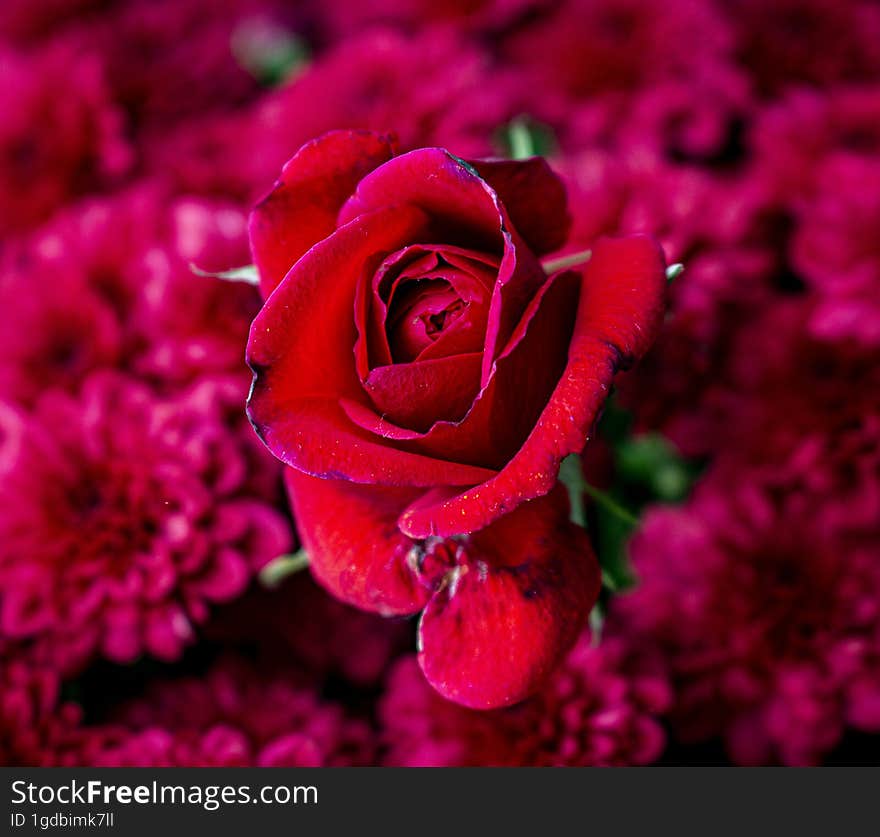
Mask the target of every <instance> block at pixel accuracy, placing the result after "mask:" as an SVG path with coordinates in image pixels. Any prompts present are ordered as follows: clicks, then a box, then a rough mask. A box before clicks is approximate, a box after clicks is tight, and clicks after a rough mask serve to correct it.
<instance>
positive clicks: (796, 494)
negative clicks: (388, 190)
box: [0, 0, 880, 766]
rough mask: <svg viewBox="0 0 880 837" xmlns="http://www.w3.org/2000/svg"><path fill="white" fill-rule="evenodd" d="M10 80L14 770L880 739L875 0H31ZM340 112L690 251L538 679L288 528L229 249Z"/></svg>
mask: <svg viewBox="0 0 880 837" xmlns="http://www.w3.org/2000/svg"><path fill="white" fill-rule="evenodd" d="M0 81H2V83H0V233H2V243H0V763H2V764H24V765H233V764H234V765H239V764H255V765H306V766H308V765H343V764H404V765H433V764H438V765H460V764H504V765H519V764H527V765H605V764H611V765H618V764H650V763H655V762H661V763H690V764H694V763H700V764H703V763H729V762H731V761H732V762H734V763H737V764H814V763H822V762H831V763H834V762H837V763H840V762H845V763H853V762H871V763H878V762H880V4H877V3H876V2H875V0H774V2H764V1H763V0H564V2H550V0H446V2H443V3H434V2H428V0H375V2H371V3H364V2H352V0H302V2H300V0H286V2H285V0H219V1H218V0H4V2H3V3H2V5H0ZM336 128H370V129H375V130H380V131H388V130H393V131H395V132H396V133H397V134H398V136H399V138H400V142H401V145H402V146H403V147H404V148H412V147H416V146H420V145H442V146H445V147H448V148H449V149H450V150H452V151H453V152H454V153H457V154H461V155H466V156H471V157H473V156H479V155H523V154H529V153H540V154H545V155H546V156H548V157H549V159H550V160H551V163H552V164H553V166H554V167H555V168H556V169H557V170H558V171H559V172H560V173H562V174H563V176H564V177H565V179H566V181H567V183H568V186H569V194H570V202H571V211H572V213H573V215H574V221H575V223H574V233H573V236H572V239H571V241H570V242H569V245H568V250H570V251H572V252H574V251H578V250H582V249H584V248H585V247H588V246H589V245H590V243H591V242H592V241H593V240H594V239H595V238H596V236H598V235H601V234H603V233H614V232H629V231H646V232H650V233H654V234H656V235H657V237H658V238H660V240H661V241H662V243H663V245H664V247H665V248H666V252H667V256H668V259H669V261H670V262H682V263H684V264H685V266H686V269H685V272H684V273H683V275H681V276H680V277H679V278H677V279H676V280H675V281H674V283H673V284H672V286H671V289H670V310H669V314H668V318H667V321H666V325H665V328H664V331H663V333H662V335H661V338H660V340H659V341H658V343H657V345H656V346H655V347H654V349H653V350H652V352H651V354H650V355H649V356H648V358H647V359H646V360H645V361H644V362H643V364H642V365H641V366H640V367H639V368H637V369H635V370H634V371H632V372H630V373H627V374H626V375H625V376H623V377H621V378H619V379H618V387H617V391H616V393H615V395H614V399H613V402H612V404H611V406H610V407H609V408H608V409H607V410H606V413H605V416H604V417H603V420H602V423H601V425H600V433H599V437H598V439H597V440H596V441H594V442H593V443H591V445H590V446H589V447H588V449H587V451H586V452H585V455H584V471H585V478H586V484H587V486H588V488H587V492H588V495H589V496H586V497H585V502H586V522H587V525H588V528H589V532H590V535H591V537H592V539H593V541H594V543H595V544H596V547H597V552H598V553H599V555H600V560H601V562H602V564H603V569H604V575H605V581H606V592H605V593H604V594H603V599H602V602H601V606H600V608H598V609H597V611H596V612H594V614H593V617H592V619H591V631H590V632H589V633H588V634H586V635H585V636H584V637H583V638H582V639H581V641H580V642H579V644H578V645H577V647H576V648H575V650H574V651H573V652H572V654H571V655H570V657H569V659H568V660H567V662H566V663H565V664H564V666H563V667H562V668H561V669H560V670H559V671H558V672H557V673H556V674H555V675H554V676H553V678H552V679H551V681H550V682H549V683H548V685H547V687H546V688H545V689H544V691H543V692H542V693H541V694H539V695H538V696H536V697H535V698H533V699H531V700H529V701H527V702H526V703H524V704H521V705H519V706H515V707H512V708H510V709H506V710H500V711H493V712H485V713H479V712H474V711H470V710H467V709H463V708H461V707H458V706H455V705H452V704H446V703H445V702H444V701H443V699H442V698H440V697H438V696H437V695H436V694H435V693H434V692H433V691H432V690H431V689H430V687H429V686H427V685H426V684H425V682H424V681H423V679H422V677H421V675H420V674H419V672H418V669H417V666H416V664H415V661H414V629H413V625H412V624H411V623H409V622H406V621H395V620H382V619H380V618H379V617H375V616H371V615H368V614H362V613H359V612H356V611H354V610H352V609H350V608H348V607H346V606H344V605H342V604H339V603H338V602H336V601H334V600H332V599H331V598H329V596H328V595H327V594H326V593H324V592H323V591H322V590H320V589H319V588H318V587H317V586H316V585H315V584H314V583H313V582H312V581H311V580H310V579H309V578H308V576H307V574H297V575H289V576H285V568H286V567H287V566H288V565H289V564H290V563H291V562H290V561H287V562H286V563H285V559H283V558H282V559H281V560H280V562H279V560H278V558H279V556H284V555H289V554H291V553H293V552H294V551H295V548H296V535H295V523H294V521H293V520H291V518H290V516H289V511H288V509H287V504H286V502H285V499H284V494H283V489H282V485H281V474H280V467H281V466H280V465H279V464H278V463H277V462H276V461H275V460H274V459H273V458H272V457H271V456H269V455H268V453H266V452H264V450H263V448H262V445H261V444H260V443H259V441H258V440H257V438H256V436H255V435H254V434H253V432H252V430H251V428H250V426H249V425H248V422H247V420H246V418H245V416H244V400H245V397H246V394H247V389H248V386H249V382H250V375H249V373H248V371H247V369H246V367H245V365H244V361H243V352H244V345H245V341H246V335H247V329H248V326H249V323H250V320H251V318H252V317H253V315H254V314H255V312H256V311H257V310H258V307H259V304H260V302H259V298H258V295H257V291H256V290H255V289H254V288H252V287H251V286H249V285H246V284H242V283H232V282H228V281H221V280H219V279H216V278H212V277H210V276H206V275H202V273H203V272H212V271H222V270H226V269H229V268H233V267H237V266H240V265H243V264H246V263H248V262H249V261H250V258H249V254H248V249H247V240H246V216H247V212H248V210H249V208H250V206H251V205H252V203H253V202H254V201H255V200H256V199H258V198H259V197H260V196H261V195H262V194H263V193H265V192H266V191H267V190H268V189H269V187H270V186H271V184H272V182H273V180H274V178H275V177H276V175H277V173H278V171H279V170H280V168H281V166H282V164H283V163H284V162H285V160H286V159H287V158H288V157H289V156H290V155H291V154H292V153H293V152H294V151H295V150H296V149H297V148H298V146H299V145H300V144H301V143H303V142H304V141H306V140H308V139H310V138H312V137H313V136H315V135H317V134H320V133H322V132H324V131H327V130H331V129H336ZM193 265H195V266H196V267H197V268H199V272H194V271H193V269H192V266H193ZM590 486H592V487H595V488H598V489H601V490H602V491H604V492H605V496H606V497H610V498H613V500H614V501H615V502H616V503H618V504H620V505H621V506H623V507H624V508H626V509H629V510H631V511H632V512H633V513H634V514H635V515H636V516H637V518H638V520H637V522H636V523H633V522H631V521H629V520H627V519H626V518H625V517H624V518H621V517H620V516H619V515H615V514H614V513H613V510H612V509H611V506H610V505H609V503H608V502H607V500H606V501H602V502H598V503H597V502H595V501H594V499H593V496H594V495H595V491H594V490H593V488H590Z"/></svg>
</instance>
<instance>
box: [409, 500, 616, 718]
mask: <svg viewBox="0 0 880 837" xmlns="http://www.w3.org/2000/svg"><path fill="white" fill-rule="evenodd" d="M462 551H463V552H464V553H466V555H467V558H466V559H465V563H464V564H463V565H461V566H459V567H457V568H456V569H454V570H453V571H452V572H451V573H450V574H449V575H448V576H447V579H446V583H445V584H444V585H443V586H442V587H441V588H440V589H439V590H438V591H437V592H436V593H435V594H434V595H433V596H432V598H431V600H430V601H429V602H428V605H427V607H426V608H425V611H424V614H423V615H422V619H421V623H420V625H419V648H420V651H419V664H420V665H421V667H422V670H423V671H424V673H425V677H427V679H428V681H429V682H430V683H431V685H432V686H433V687H434V688H435V689H436V690H437V691H438V692H440V694H441V695H443V696H444V697H446V698H448V699H450V700H454V701H456V702H457V703H461V704H464V705H465V706H470V707H473V708H476V709H492V708H495V707H499V706H506V705H509V704H511V703H515V702H517V701H520V700H523V699H524V698H526V697H528V696H529V694H531V693H532V692H533V691H535V690H536V689H537V688H538V687H539V686H540V685H541V683H542V682H543V681H544V680H545V678H546V677H547V675H548V674H549V673H550V672H551V671H552V670H553V669H554V668H555V667H556V666H557V665H558V664H559V662H561V660H562V659H563V657H564V656H565V654H566V653H567V652H568V651H569V650H570V648H571V647H572V645H573V644H574V642H575V640H576V639H577V637H578V635H579V633H580V631H581V629H582V627H583V625H584V623H585V621H586V619H587V616H588V614H589V612H590V609H591V607H592V606H593V604H594V602H595V599H596V597H597V595H598V593H599V587H600V573H599V567H598V563H597V561H596V558H595V556H594V555H593V553H592V550H591V549H590V545H589V540H588V538H587V536H586V533H585V532H584V530H583V529H581V528H580V527H578V526H574V525H573V524H572V523H571V522H570V521H569V519H568V502H567V500H566V497H565V491H564V489H562V488H561V487H559V488H558V489H557V490H556V491H555V492H553V493H552V494H550V495H548V496H546V497H543V498H541V499H540V500H536V501H534V502H532V503H528V504H526V505H524V506H522V507H520V508H519V509H517V510H516V511H515V512H513V513H512V514H510V515H507V516H506V517H502V518H501V519H500V520H498V521H497V522H495V523H494V524H492V526H490V527H488V528H487V529H485V530H483V531H481V532H478V533H477V534H475V535H474V536H473V537H472V538H471V539H469V540H466V541H464V542H463V543H462V545H461V548H460V552H462Z"/></svg>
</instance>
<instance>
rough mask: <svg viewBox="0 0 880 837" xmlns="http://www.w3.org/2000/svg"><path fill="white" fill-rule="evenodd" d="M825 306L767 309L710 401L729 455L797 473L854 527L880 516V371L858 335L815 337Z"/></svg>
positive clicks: (804, 303)
mask: <svg viewBox="0 0 880 837" xmlns="http://www.w3.org/2000/svg"><path fill="white" fill-rule="evenodd" d="M824 305H825V303H824V302H822V301H817V300H815V299H811V298H809V297H804V298H801V299H793V300H787V301H783V302H778V303H776V304H775V305H773V306H770V307H768V308H767V309H766V310H765V311H763V312H762V313H761V315H760V316H758V317H756V318H755V319H754V320H753V321H752V322H750V323H749V324H748V326H747V327H744V328H743V329H742V333H741V334H740V335H739V337H738V339H737V340H736V341H735V342H734V343H733V344H732V345H731V346H730V351H729V358H728V360H727V364H726V366H727V369H726V372H725V374H724V376H723V377H722V378H721V379H720V380H719V381H718V382H717V383H716V385H715V387H714V388H713V390H712V391H711V393H710V395H709V397H708V398H707V402H708V404H709V406H710V410H711V412H712V413H713V428H714V431H713V434H714V438H715V440H716V444H717V446H718V450H719V451H720V452H721V453H722V455H723V456H725V458H732V456H734V455H735V456H736V458H737V460H738V461H739V462H743V463H752V464H759V465H760V464H767V465H770V464H772V465H775V466H777V467H781V468H796V469H797V473H798V474H799V475H800V479H801V480H802V482H803V484H804V486H805V487H809V488H810V489H811V490H812V491H814V492H816V494H817V495H818V494H824V495H826V496H828V497H829V502H831V501H832V500H833V501H834V502H835V503H836V505H835V508H837V510H838V511H839V512H840V513H842V514H843V518H842V520H841V522H842V523H843V524H846V525H853V524H856V523H858V524H866V523H870V522H871V521H876V520H877V519H880V497H878V494H880V480H878V478H877V475H878V474H880V403H878V401H877V398H876V393H877V391H878V390H880V367H878V365H877V362H876V352H874V351H873V350H871V349H866V348H865V346H864V345H863V344H861V343H859V342H858V341H856V340H854V339H853V338H852V336H849V337H841V338H837V339H828V338H824V337H822V336H817V335H816V334H815V333H814V327H813V326H814V323H815V321H816V317H817V313H822V311H823V310H824V309H823V306H824Z"/></svg>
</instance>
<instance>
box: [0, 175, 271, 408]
mask: <svg viewBox="0 0 880 837" xmlns="http://www.w3.org/2000/svg"><path fill="white" fill-rule="evenodd" d="M245 227H246V225H245V216H244V214H243V213H242V212H241V211H239V210H237V209H236V208H234V207H233V206H231V205H229V204H228V203H225V202H218V201H209V200H204V199H196V198H179V199H171V198H169V197H168V195H167V193H166V191H165V190H164V189H163V188H162V187H161V185H160V184H158V183H149V182H148V183H146V184H144V185H142V186H140V187H138V188H135V189H132V190H129V191H126V192H123V193H120V194H118V195H116V196H114V197H112V198H101V199H93V200H89V201H85V202H83V203H81V204H79V205H77V206H75V207H74V208H72V209H71V210H69V211H66V212H64V213H61V214H59V215H58V216H56V217H55V218H53V219H52V220H51V221H50V222H48V223H47V224H45V225H43V226H42V227H40V228H38V229H37V230H35V231H34V232H33V234H32V235H30V236H28V237H27V239H25V240H22V241H20V242H18V243H17V244H16V246H14V247H11V248H9V252H8V253H7V254H5V255H6V257H5V259H4V262H3V265H2V268H0V304H2V306H3V310H4V311H6V312H7V314H8V320H9V321H8V324H7V326H6V327H5V328H4V329H3V330H2V332H0V386H2V391H3V393H4V396H5V397H6V398H7V399H10V400H15V401H17V402H18V403H21V404H24V405H30V404H31V403H32V401H33V399H34V397H36V396H37V395H38V394H39V393H40V392H42V391H44V390H45V389H49V388H56V387H60V388H63V389H66V390H68V391H72V392H75V391H76V389H77V387H78V386H79V385H80V384H81V383H82V380H83V379H84V378H85V376H86V375H88V373H90V372H92V371H94V370H95V369H99V368H106V367H116V368H120V369H128V370H132V369H133V370H134V371H136V372H137V373H139V374H140V375H141V376H143V377H145V378H147V379H148V380H149V381H150V382H151V383H152V384H154V385H155V386H156V387H157V388H158V389H161V390H162V391H166V392H167V391H172V390H173V391H176V390H179V389H181V388H182V387H186V386H188V385H189V384H191V383H193V382H195V381H197V380H199V379H201V378H202V377H203V376H204V375H206V374H208V375H215V374H222V375H232V376H234V375H238V376H239V379H240V386H239V401H242V400H243V399H244V397H245V395H246V393H247V386H248V383H249V375H248V373H247V368H246V366H245V363H244V359H243V350H242V346H243V344H244V342H245V340H246V338H247V331H248V327H249V324H250V320H251V318H252V317H253V315H254V313H255V312H256V311H257V310H258V307H259V294H258V293H257V291H256V289H254V288H253V287H250V286H248V285H247V284H245V283H231V282H225V281H222V280H220V279H216V278H214V277H210V276H200V275H196V274H195V273H194V272H193V268H192V265H195V266H196V267H197V268H200V269H202V270H203V271H212V270H225V269H228V268H231V267H238V266H240V265H243V264H246V263H247V262H248V261H249V260H250V255H249V253H248V249H247V243H246V229H245ZM243 420H244V419H243V417H242V421H243Z"/></svg>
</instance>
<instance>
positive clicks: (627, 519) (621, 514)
mask: <svg viewBox="0 0 880 837" xmlns="http://www.w3.org/2000/svg"><path fill="white" fill-rule="evenodd" d="M583 488H584V494H586V495H587V496H588V497H590V498H591V499H592V500H593V502H594V503H596V504H597V505H600V506H602V508H603V509H605V511H607V512H609V513H611V514H613V515H614V516H615V517H617V518H619V519H620V520H622V521H623V522H624V523H626V525H627V526H631V527H633V528H635V527H636V526H638V525H639V519H638V518H637V517H636V516H635V515H634V514H633V513H632V512H630V511H627V509H625V508H624V507H623V506H621V505H620V504H619V503H617V502H616V501H615V500H612V499H611V497H609V496H608V495H607V494H606V493H605V492H604V491H600V490H599V489H598V488H595V487H593V486H592V485H590V484H589V483H588V482H584V484H583Z"/></svg>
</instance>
